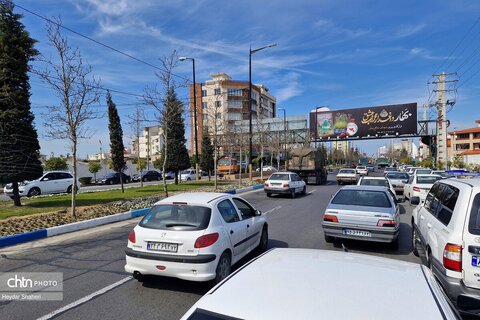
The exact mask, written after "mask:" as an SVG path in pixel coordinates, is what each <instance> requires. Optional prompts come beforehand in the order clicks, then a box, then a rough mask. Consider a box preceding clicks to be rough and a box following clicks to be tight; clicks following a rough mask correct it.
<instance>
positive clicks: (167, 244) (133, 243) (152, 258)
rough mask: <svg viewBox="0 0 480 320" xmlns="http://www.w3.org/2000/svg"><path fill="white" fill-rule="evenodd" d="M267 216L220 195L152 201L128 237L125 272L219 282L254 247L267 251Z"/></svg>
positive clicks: (188, 195)
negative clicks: (149, 207) (152, 203)
mask: <svg viewBox="0 0 480 320" xmlns="http://www.w3.org/2000/svg"><path fill="white" fill-rule="evenodd" d="M267 245H268V225H267V219H266V215H265V214H263V213H262V212H260V211H258V210H255V208H254V207H253V206H252V205H250V204H249V203H248V202H247V201H245V200H244V199H242V198H240V197H237V196H234V195H230V194H225V193H214V192H211V193H206V192H198V193H197V192H196V193H183V194H179V195H176V196H172V197H169V198H166V199H163V200H161V201H159V202H157V203H156V204H155V205H154V206H153V207H152V208H151V209H150V210H149V211H148V212H147V214H146V215H145V217H144V218H143V219H142V220H141V221H140V223H139V224H138V225H137V226H136V227H135V228H134V229H133V230H132V231H131V232H130V234H129V236H128V244H127V249H126V251H125V253H126V265H125V271H127V272H128V273H131V274H133V276H134V277H135V278H136V279H138V280H145V277H144V276H145V275H158V276H165V277H176V278H179V279H184V280H191V281H209V280H213V281H214V282H216V283H217V282H220V281H221V280H223V279H225V278H226V277H227V276H228V275H229V274H230V270H231V266H232V265H233V264H235V263H236V262H238V261H239V260H240V259H242V258H243V257H245V256H246V255H247V254H248V253H250V252H251V251H252V250H254V249H255V248H258V249H259V251H263V250H266V248H267Z"/></svg>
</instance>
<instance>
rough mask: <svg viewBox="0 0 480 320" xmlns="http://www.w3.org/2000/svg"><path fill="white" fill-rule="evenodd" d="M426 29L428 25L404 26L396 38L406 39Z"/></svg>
mask: <svg viewBox="0 0 480 320" xmlns="http://www.w3.org/2000/svg"><path fill="white" fill-rule="evenodd" d="M425 27H426V24H423V23H422V24H417V25H413V26H412V25H410V26H403V27H400V28H399V29H398V30H397V32H396V33H395V38H406V37H409V36H411V35H414V34H416V33H418V32H420V31H422V30H423V29H424V28H425Z"/></svg>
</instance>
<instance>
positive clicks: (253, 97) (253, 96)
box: [250, 91, 257, 101]
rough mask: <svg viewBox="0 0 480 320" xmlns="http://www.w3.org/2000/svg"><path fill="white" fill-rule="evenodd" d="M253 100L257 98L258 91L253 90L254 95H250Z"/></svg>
mask: <svg viewBox="0 0 480 320" xmlns="http://www.w3.org/2000/svg"><path fill="white" fill-rule="evenodd" d="M250 97H251V98H252V99H253V100H255V101H256V100H257V93H256V92H253V91H252V95H251V96H250Z"/></svg>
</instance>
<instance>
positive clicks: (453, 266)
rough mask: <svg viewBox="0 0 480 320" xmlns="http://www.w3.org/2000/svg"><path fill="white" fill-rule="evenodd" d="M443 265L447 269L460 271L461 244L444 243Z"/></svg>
mask: <svg viewBox="0 0 480 320" xmlns="http://www.w3.org/2000/svg"><path fill="white" fill-rule="evenodd" d="M443 266H444V267H445V268H447V269H449V270H453V271H458V272H462V246H459V245H457V244H451V243H447V244H446V245H445V249H443Z"/></svg>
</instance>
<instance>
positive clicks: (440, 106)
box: [433, 72, 457, 168]
mask: <svg viewBox="0 0 480 320" xmlns="http://www.w3.org/2000/svg"><path fill="white" fill-rule="evenodd" d="M450 75H454V73H445V72H442V73H441V74H434V75H433V76H435V77H437V79H438V80H437V81H434V82H433V83H436V84H437V90H434V91H435V92H437V96H438V100H437V111H438V118H437V119H438V124H437V128H438V129H437V166H438V164H439V163H443V164H444V168H447V162H448V157H447V100H446V97H445V92H447V91H452V90H447V89H446V88H445V84H446V83H447V82H456V81H457V80H446V78H447V76H450Z"/></svg>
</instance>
